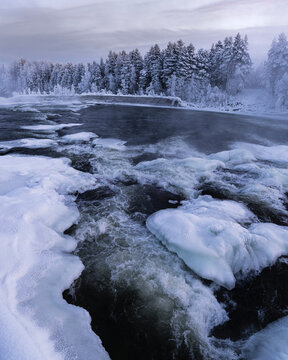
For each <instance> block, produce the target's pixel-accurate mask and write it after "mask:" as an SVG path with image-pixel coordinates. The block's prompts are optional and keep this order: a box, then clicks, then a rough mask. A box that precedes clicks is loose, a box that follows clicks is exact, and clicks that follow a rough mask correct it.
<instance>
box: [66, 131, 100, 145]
mask: <svg viewBox="0 0 288 360" xmlns="http://www.w3.org/2000/svg"><path fill="white" fill-rule="evenodd" d="M97 137H98V135H96V134H94V133H92V132H79V133H76V134H72V135H65V136H63V137H62V140H64V141H65V142H68V143H69V142H88V141H90V140H92V139H94V138H97Z"/></svg>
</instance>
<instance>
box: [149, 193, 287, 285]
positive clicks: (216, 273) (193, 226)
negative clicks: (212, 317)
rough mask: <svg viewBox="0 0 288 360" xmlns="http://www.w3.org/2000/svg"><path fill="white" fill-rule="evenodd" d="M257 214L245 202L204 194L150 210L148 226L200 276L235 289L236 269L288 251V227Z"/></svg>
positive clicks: (263, 262)
mask: <svg viewBox="0 0 288 360" xmlns="http://www.w3.org/2000/svg"><path fill="white" fill-rule="evenodd" d="M253 220H255V219H254V216H253V214H252V213H251V212H250V211H249V210H248V209H247V208H246V207H245V206H244V205H242V204H239V203H236V202H234V201H228V200H223V201H221V200H213V199H212V198H211V197H209V196H204V197H199V198H198V199H197V200H194V201H192V202H187V203H186V204H184V206H182V207H180V208H178V209H167V210H161V211H159V212H157V213H155V214H153V215H151V216H150V217H149V218H148V220H147V227H148V229H149V230H150V231H151V232H152V233H153V234H154V235H156V236H157V237H158V238H159V239H160V240H161V241H162V242H163V243H164V244H165V245H166V246H167V248H168V249H169V250H171V251H173V252H175V253H177V254H178V256H179V257H180V258H182V259H183V261H184V262H185V263H186V265H188V266H189V267H190V268H191V269H192V270H193V271H194V272H196V273H197V274H198V275H199V276H201V277H203V278H205V279H209V280H212V281H214V282H215V283H217V284H219V285H222V286H225V287H226V288H228V289H232V288H233V287H234V285H235V275H237V274H245V273H247V272H249V271H251V270H256V271H259V270H261V269H263V268H264V267H266V266H268V265H270V264H272V263H274V262H275V261H276V259H277V258H278V257H279V256H281V255H285V254H288V228H286V227H281V226H277V225H275V224H270V223H253ZM245 223H246V224H247V223H250V226H249V227H248V228H246V227H244V224H245Z"/></svg>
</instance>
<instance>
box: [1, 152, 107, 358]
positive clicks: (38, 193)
mask: <svg viewBox="0 0 288 360" xmlns="http://www.w3.org/2000/svg"><path fill="white" fill-rule="evenodd" d="M94 186H95V180H94V179H93V177H92V176H91V175H89V174H84V173H81V172H78V171H76V170H74V169H73V168H71V167H70V162H69V160H67V159H51V158H45V157H31V156H19V155H17V156H16V155H15V156H10V155H7V156H3V157H0V228H1V233H0V242H1V253H0V264H1V265H0V324H1V325H0V339H1V340H0V358H1V359H4V358H5V360H7V359H11V360H12V359H13V360H15V359H27V360H28V359H29V360H39V359H47V360H51V359H55V360H61V359H65V360H70V359H71V360H72V359H73V360H74V359H75V360H76V359H83V360H89V359H91V360H92V359H95V356H96V357H97V359H108V358H109V357H108V355H107V353H106V352H105V350H104V349H103V347H102V345H101V342H100V340H99V338H98V337H97V336H96V335H95V334H94V333H93V332H92V330H91V328H90V317H89V315H88V314H87V312H86V311H85V310H83V309H81V308H78V307H74V306H71V305H68V304H67V303H66V302H65V301H64V299H63V298H62V292H63V291H64V290H65V289H66V288H68V287H69V286H70V284H71V283H72V282H73V280H74V279H76V278H77V277H78V276H79V275H80V273H81V271H82V270H83V265H82V263H81V261H80V260H79V258H78V257H76V256H74V255H71V254H70V253H71V251H73V250H74V249H75V246H76V241H75V240H74V239H72V238H71V237H69V236H66V235H64V234H63V232H64V231H65V230H66V229H67V228H69V227H70V226H71V225H72V224H73V223H75V222H76V221H77V219H78V210H77V208H76V206H75V205H74V202H73V199H74V198H73V196H71V195H69V194H71V193H73V192H75V191H80V192H81V191H85V190H86V189H90V188H92V187H94ZM79 329H81V332H79Z"/></svg>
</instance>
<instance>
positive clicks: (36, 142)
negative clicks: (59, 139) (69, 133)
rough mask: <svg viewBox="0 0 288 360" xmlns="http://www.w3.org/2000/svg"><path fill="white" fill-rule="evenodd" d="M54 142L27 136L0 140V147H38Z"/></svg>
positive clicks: (53, 142)
mask: <svg viewBox="0 0 288 360" xmlns="http://www.w3.org/2000/svg"><path fill="white" fill-rule="evenodd" d="M55 144H56V141H54V140H50V139H35V138H27V139H20V140H11V141H1V142H0V149H6V150H9V149H13V148H28V149H40V148H48V147H51V146H53V145H55Z"/></svg>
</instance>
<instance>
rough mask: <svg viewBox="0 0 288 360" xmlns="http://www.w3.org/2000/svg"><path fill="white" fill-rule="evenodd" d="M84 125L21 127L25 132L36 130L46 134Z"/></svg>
mask: <svg viewBox="0 0 288 360" xmlns="http://www.w3.org/2000/svg"><path fill="white" fill-rule="evenodd" d="M81 125H83V124H77V123H75V124H74V123H72V124H56V125H29V126H28V125H27V126H21V128H22V129H25V130H35V131H45V132H54V131H57V130H62V129H65V128H70V127H74V126H81Z"/></svg>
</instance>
